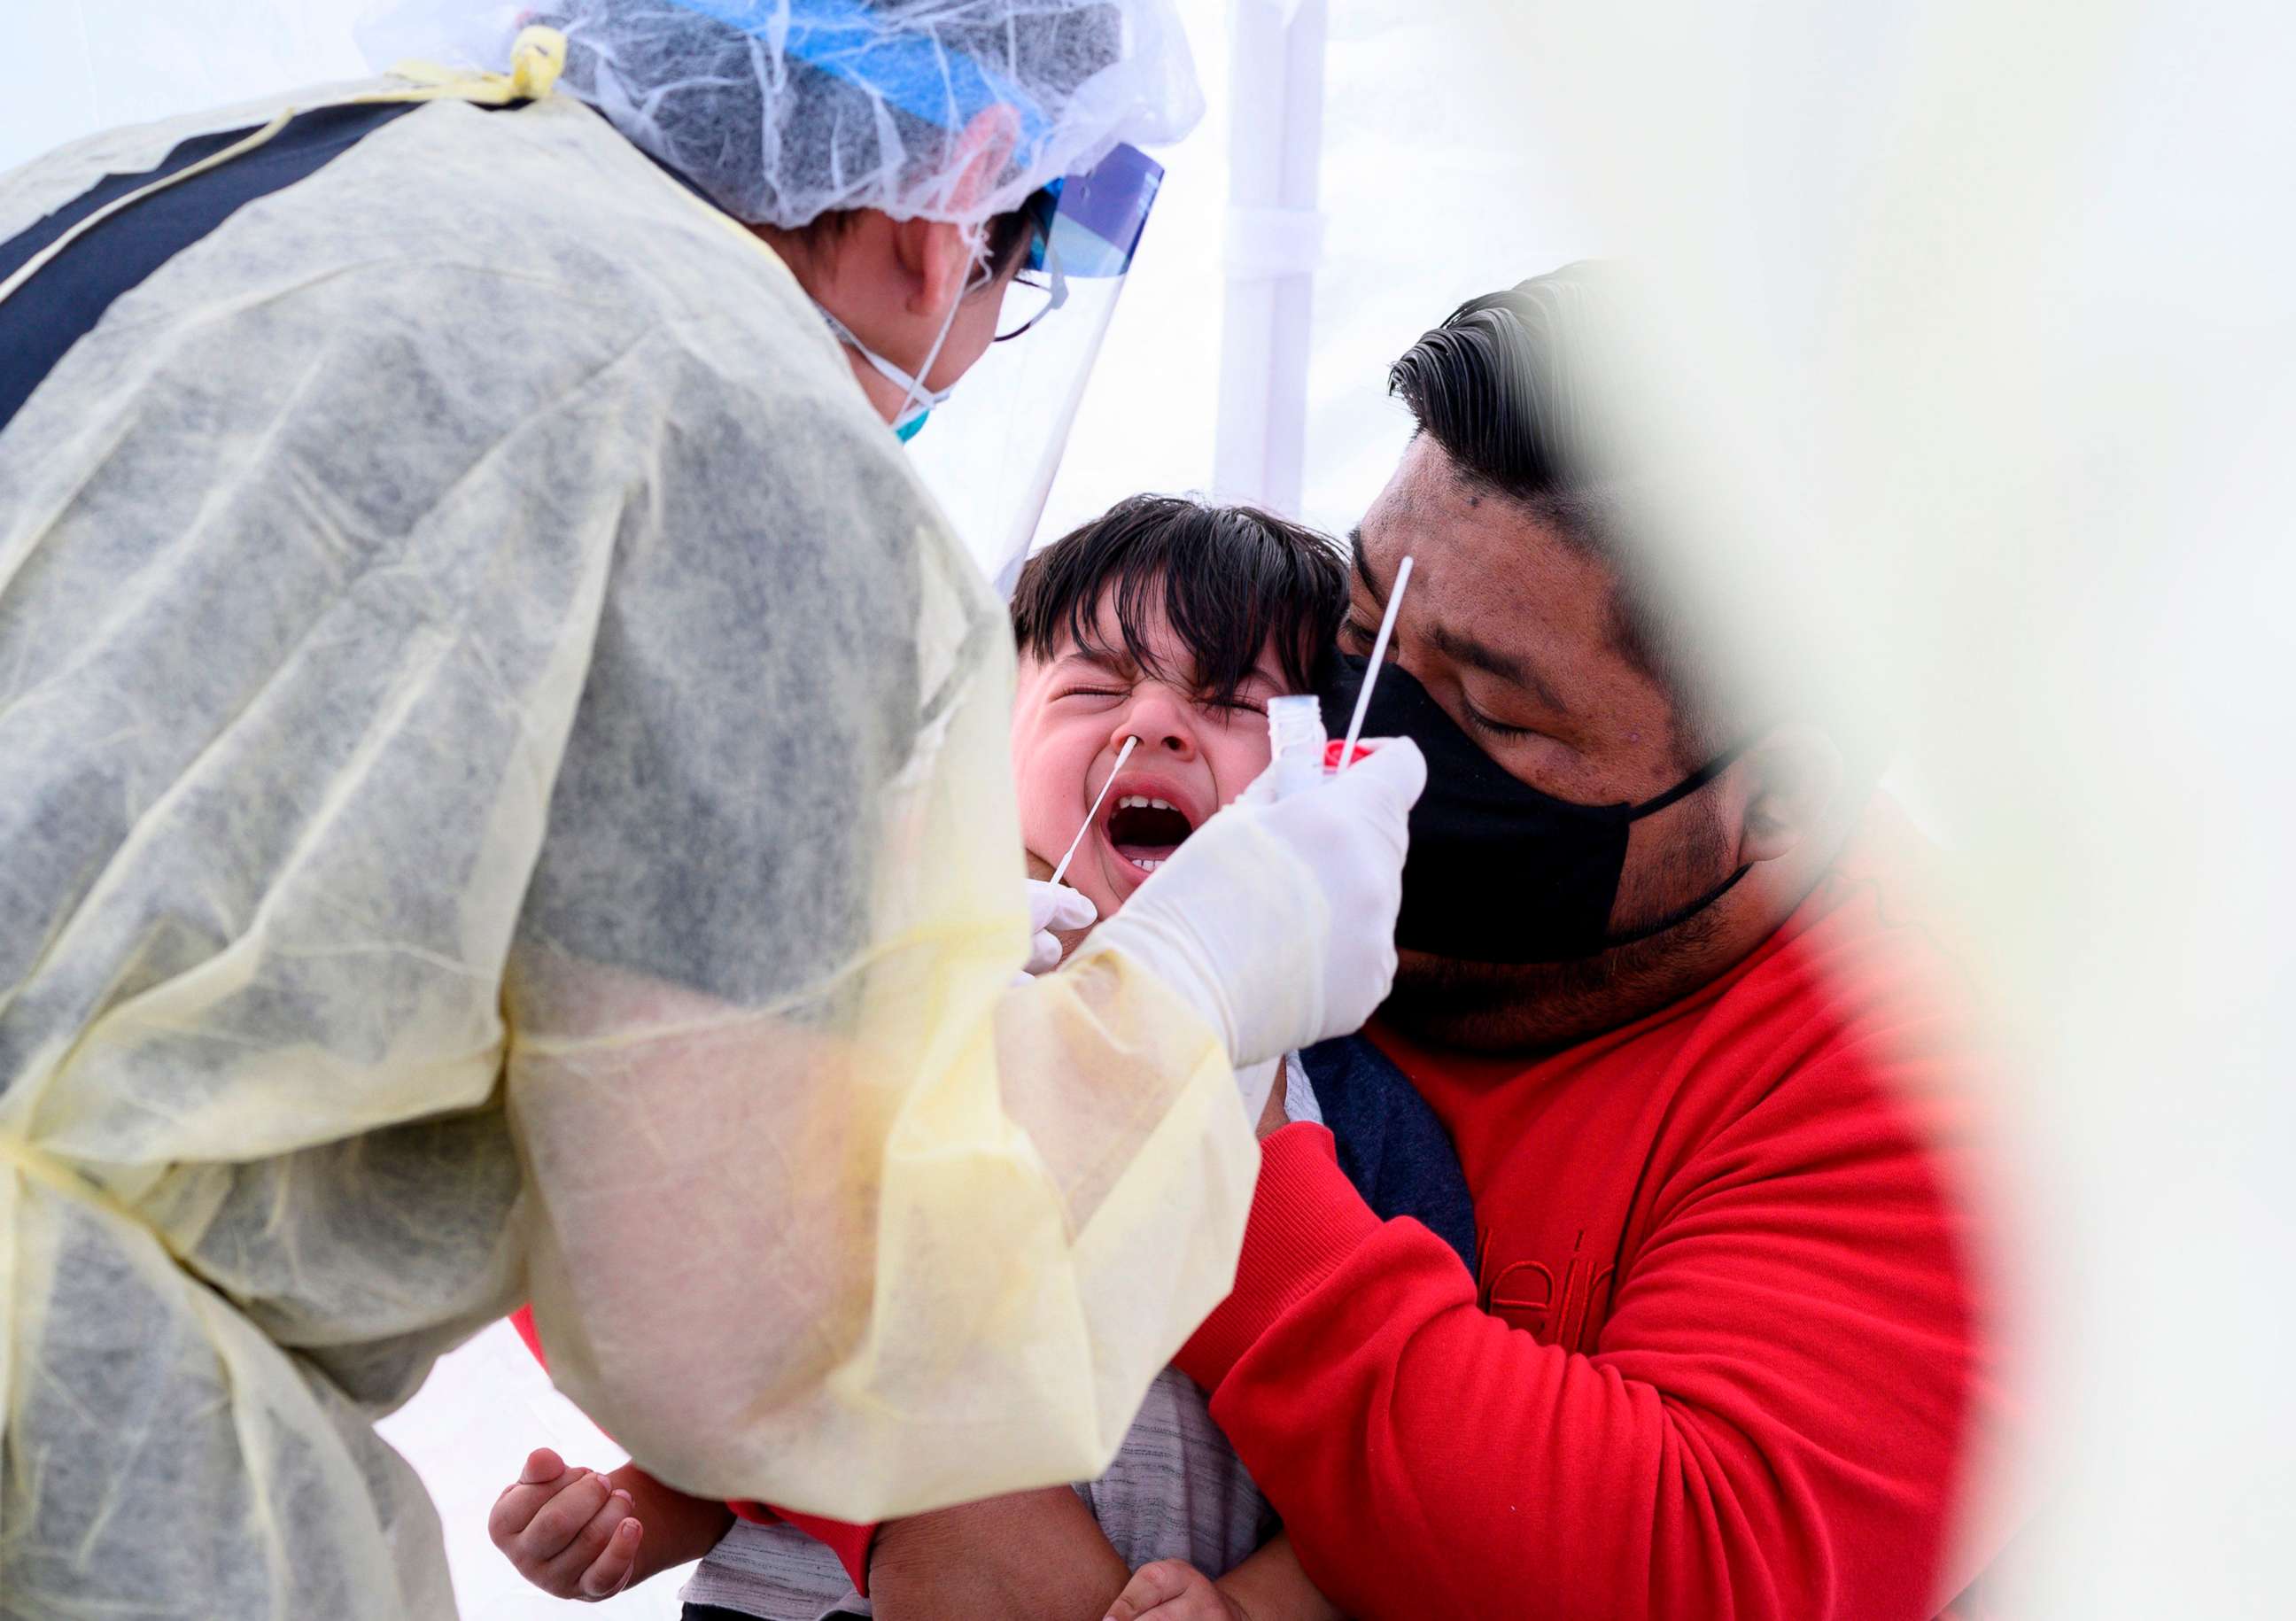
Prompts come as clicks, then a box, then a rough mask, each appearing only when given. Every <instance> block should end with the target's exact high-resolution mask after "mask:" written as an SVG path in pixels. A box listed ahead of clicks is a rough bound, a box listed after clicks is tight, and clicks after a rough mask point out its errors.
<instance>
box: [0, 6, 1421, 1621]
mask: <svg viewBox="0 0 2296 1621" xmlns="http://www.w3.org/2000/svg"><path fill="white" fill-rule="evenodd" d="M472 9H473V13H474V15H475V14H477V13H480V12H496V11H499V10H500V9H501V8H499V7H491V6H481V7H474V8H472ZM434 20H437V21H439V22H442V23H453V22H455V21H456V19H455V17H454V16H453V15H452V8H451V7H448V8H443V9H442V10H441V11H440V12H439V16H438V17H437V18H435V19H434ZM480 20H483V19H482V18H481V19H480ZM518 21H519V22H521V23H522V24H525V25H529V26H527V27H526V28H525V30H524V31H523V32H521V33H519V34H518V35H517V37H516V43H515V46H514V49H513V45H512V39H511V38H510V37H509V36H508V35H507V34H505V35H504V36H503V37H499V38H494V39H492V40H491V42H490V43H489V41H488V40H486V39H481V40H480V42H479V44H478V45H472V46H471V47H470V48H471V50H472V51H491V52H492V53H494V55H495V61H494V62H493V63H492V66H493V67H494V68H495V69H496V73H495V74H494V75H493V76H491V77H480V76H478V75H475V74H460V75H457V74H455V73H447V72H419V73H416V74H414V76H413V77H394V78H385V79H381V80H377V81H374V82H373V83H370V84H366V85H361V86H348V87H337V88H335V89H333V90H330V91H324V92H314V93H307V94H301V95H298V96H292V97H286V98H283V99H281V100H280V101H277V102H272V103H269V104H266V105H262V106H257V107H251V108H245V109H241V110H237V111H219V112H217V113H214V114H211V115H208V116H205V117H201V118H193V119H185V120H182V121H179V122H176V123H172V124H168V125H163V126H158V127H144V128H138V129H129V130H123V131H118V132H114V133H111V134H109V135H101V136H97V137H94V138H93V139H91V140H89V141H86V142H83V143H79V144H78V145H76V146H73V147H70V148H68V149H66V150H64V151H60V152H57V153H55V154H53V155H52V156H50V157H48V158H46V159H44V160H40V161H38V162H36V163H34V164H33V165H31V166H30V167H29V168H24V169H21V170H19V171H17V172H15V173H13V174H11V175H8V176H4V177H0V852H4V854H0V1396H4V1405H0V1614H4V1615H6V1616H8V1617H18V1616H35V1615H37V1616H54V1615H127V1614H133V1615H137V1616H185V1617H189V1616H201V1617H208V1616H225V1615H227V1616H231V1617H241V1618H245V1617H323V1616H324V1617H406V1616H437V1615H447V1614H451V1613H452V1609H453V1601H452V1598H451V1596H450V1594H449V1592H448V1590H447V1581H446V1576H445V1570H444V1566H443V1560H442V1558H441V1555H440V1551H439V1531H438V1527H437V1523H436V1519H435V1517H434V1516H433V1515H432V1513H431V1511H430V1508H429V1505H428V1503H427V1502H425V1500H424V1499H423V1496H422V1492H421V1489H420V1486H418V1485H417V1483H416V1482H415V1480H414V1478H413V1475H412V1473H411V1471H410V1470H408V1469H407V1468H406V1465H405V1464H404V1463H403V1461H400V1460H399V1459H398V1457H397V1456H396V1455H395V1454H393V1453H391V1452H390V1451H389V1449H388V1448H387V1447H386V1446H384V1445H382V1444H381V1442H380V1441H379V1440H377V1439H376V1437H374V1435H373V1431H372V1429H371V1428H370V1424H371V1420H373V1418H374V1417H376V1416H377V1415H379V1414H381V1413H382V1412H386V1411H388V1410H389V1408H390V1407H392V1406H393V1405H395V1404H398V1403H399V1402H401V1401H404V1400H405V1399H406V1397H407V1396H409V1395H410V1394H412V1392H413V1391H414V1389H415V1388H416V1387H417V1386H418V1385H419V1384H420V1383H421V1381H422V1378H423V1376H424V1373H425V1372H426V1371H427V1370H428V1369H429V1367H430V1363H432V1361H433V1360H434V1359H435V1358H436V1357H437V1356H438V1355H439V1353H441V1352H442V1351H444V1350H445V1349H447V1347H451V1346H453V1345H454V1344H455V1343H456V1342H457V1341H458V1340H460V1339H463V1338H464V1337H465V1336H467V1335H469V1334H470V1333H471V1332H472V1331H473V1330H476V1329H477V1328H479V1327H480V1326H481V1325H482V1324H484V1323H486V1322H488V1321H490V1320H491V1319H493V1318H495V1317H496V1316H498V1315H499V1314H502V1313H503V1312H504V1310H506V1309H507V1308H509V1307H510V1306H513V1305H515V1304H516V1303H517V1302H518V1301H519V1300H521V1298H532V1299H533V1301H534V1302H535V1306H536V1312H537V1320H538V1323H539V1326H540V1328H541V1330H542V1333H543V1335H544V1336H545V1339H547V1341H548V1342H549V1344H550V1346H551V1347H552V1350H553V1372H554V1374H555V1376H556V1377H557V1379H559V1381H560V1383H561V1384H562V1386H563V1387H564V1388H566V1389H567V1390H568V1391H569V1392H570V1394H571V1395H572V1396H574V1397H575V1398H576V1399H577V1400H578V1401H579V1402H580V1403H581V1404H583V1405H584V1406H585V1407H586V1408H587V1409H588V1410H589V1411H590V1412H592V1413H594V1415H595V1416H596V1417H597V1419H598V1420H599V1421H600V1422H601V1423H603V1425H604V1426H605V1427H606V1428H607V1429H609V1430H611V1432H612V1433H613V1434H614V1435H615V1436H616V1437H618V1438H619V1440H621V1441H622V1442H623V1443H624V1444H625V1445H627V1446H628V1447H629V1448H630V1449H631V1450H632V1452H633V1453H635V1455H636V1456H637V1457H638V1458H639V1459H640V1460H641V1461H643V1462H644V1463H645V1464H646V1465H647V1466H648V1467H649V1468H650V1469H652V1470H654V1471H655V1472H657V1473H659V1474H660V1475H661V1476H663V1477H664V1478H667V1479H668V1480H670V1481H672V1482H674V1483H675V1484H676V1485H677V1486H682V1487H685V1488H686V1489H687V1490H690V1491H694V1492H701V1493H707V1494H716V1495H726V1496H741V1497H747V1498H760V1499H767V1500H770V1501H775V1502H783V1503H787V1504H789V1505H791V1507H795V1508H802V1509H808V1510H818V1511H822V1512H825V1513H829V1514H832V1515H836V1516H840V1517H842V1518H846V1519H870V1518H874V1517H879V1516H886V1515H892V1514H898V1513H903V1512H910V1511H914V1510H922V1509H925V1508H928V1507H931V1506H934V1505H938V1504H941V1503H946V1502H952V1501H955V1500H959V1499H962V1498H966V1497H971V1496H977V1495H982V1494H990V1493H996V1492H1001V1491H1005V1490H1010V1489H1013V1488H1016V1487H1021V1486H1029V1485H1036V1484H1044V1483H1048V1482H1052V1481H1056V1480H1065V1479H1071V1478H1082V1477H1086V1476H1089V1475H1091V1474H1093V1473H1095V1472H1096V1470H1098V1469H1099V1468H1100V1467H1101V1465H1102V1464H1103V1462H1104V1461H1105V1460H1106V1459H1107V1457H1108V1456H1109V1454H1110V1453H1111V1450H1112V1449H1113V1448H1114V1446H1115V1445H1116V1444H1117V1442H1118V1440H1119V1437H1121V1436H1122V1435H1123V1433H1124V1430H1125V1428H1126V1424H1127V1422H1128V1419H1129V1417H1130V1415H1131V1412H1132V1411H1133V1409H1134V1408H1135V1406H1136V1404H1137V1402H1138V1400H1139V1397H1140V1396H1141V1393H1142V1391H1143V1390H1144V1388H1145V1386H1146V1384H1147V1382H1148V1380H1149V1379H1150V1377H1151V1376H1152V1373H1153V1372H1154V1371H1155V1370H1156V1369H1157V1368H1158V1367H1159V1366H1160V1365H1161V1364H1162V1363H1164V1362H1165V1361H1166V1360H1167V1359H1168V1358H1169V1356H1170V1355H1171V1354H1172V1352H1173V1351H1174V1349H1175V1348H1176V1347H1177V1344H1178V1343H1179V1341H1180V1340H1181V1339H1183V1338H1185V1335H1186V1333H1187V1332H1188V1331H1189V1330H1190V1329H1191V1328H1192V1327H1193V1324H1194V1323H1195V1322H1197V1321H1198V1320H1199V1319H1200V1318H1201V1316H1202V1315H1203V1314H1205V1313H1206V1312H1207V1311H1208V1310H1209V1309H1210V1306H1212V1305H1213V1304H1214V1303H1215V1302H1216V1301H1217V1300H1218V1298H1219V1296H1220V1295H1221V1294H1222V1293H1223V1292H1224V1290H1225V1289H1226V1283H1227V1280H1228V1278H1229V1277H1230V1275H1231V1273H1232V1268H1233V1264H1234V1253H1235V1249H1236V1247H1237V1244H1238V1242H1239V1239H1240V1235H1241V1229H1242V1220H1243V1214H1244V1209H1245V1206H1246V1202H1247V1199H1248V1197H1249V1194H1250V1189H1251V1178H1252V1175H1253V1172H1254V1169H1255V1166H1256V1156H1255V1153H1254V1150H1253V1146H1252V1138H1251V1129H1250V1126H1249V1125H1248V1123H1247V1121H1246V1119H1245V1110H1244V1108H1243V1107H1242V1103H1241V1102H1240V1101H1239V1097H1238V1093H1237V1091H1236V1087H1235V1083H1234V1078H1233V1070H1234V1068H1236V1067H1239V1066H1245V1065H1251V1064H1256V1063H1259V1062H1260V1061H1262V1060H1267V1059H1269V1058H1271V1057H1273V1056H1274V1055H1275V1054H1277V1053H1280V1052H1283V1051H1285V1050H1287V1049H1289V1048H1292V1047H1294V1046H1297V1045H1300V1044H1304V1043H1308V1042H1311V1041H1314V1040H1316V1039H1318V1038H1320V1037H1323V1036H1327V1035H1330V1034H1333V1033H1335V1032H1338V1031H1341V1030H1344V1029H1348V1028H1350V1027H1353V1026H1354V1025H1356V1024H1357V1023H1358V1022H1360V1020H1361V1019H1363V1018H1364V1017H1365V1016H1366V1015H1367V1014H1368V1013H1369V1011H1371V1009H1372V1008H1373V1007H1374V1005H1375V1003H1376V1002H1377V1001H1378V1000H1379V998H1380V996H1381V995H1382V994H1383V992H1384V989H1385V987H1386V984H1387V980H1388V976H1389V974H1390V971H1391V967H1392V962H1393V953H1392V948H1391V946H1390V943H1389V942H1390V936H1391V932H1392V922H1393V918H1394V914H1395V907H1396V901H1397V896H1398V887H1399V880H1398V873H1399V869H1400V863H1401V856H1402V847H1403V839H1404V823H1405V816H1406V811H1407V809H1408V806H1409V805H1410V803H1411V801H1412V799H1413V798H1415V795H1416V792H1417V789H1418V785H1419V780H1420V773H1421V770H1422V767H1421V766H1420V765H1419V763H1418V760H1417V757H1416V755H1415V753H1414V752H1413V751H1411V750H1410V749H1408V748H1407V747H1396V748H1390V749H1387V750H1384V751H1382V754H1381V755H1380V756H1376V757H1374V759H1373V761H1372V762H1370V763H1369V764H1366V765H1363V766H1359V767H1357V768H1356V769H1355V770H1353V771H1351V772H1349V773H1348V774H1344V775H1342V776H1341V777H1340V778H1338V779H1336V780H1335V781H1334V782H1332V783H1330V784H1328V785H1326V786H1324V787H1323V788H1320V789H1317V790H1313V791H1311V792H1310V793H1308V794H1307V795H1306V796H1304V797H1299V798H1286V799H1285V800H1283V801H1282V802H1281V803H1268V802H1259V803H1247V804H1245V805H1243V806H1238V807H1236V808H1234V809H1231V810H1229V811H1226V812H1224V813H1222V814H1221V815H1218V816H1216V817H1214V818H1213V819H1212V820H1211V821H1210V822H1208V823H1206V824H1205V826H1204V827H1203V828H1202V829H1201V830H1199V831H1197V833H1196V834H1195V836H1194V837H1193V839H1191V840H1190V841H1189V842H1188V843H1187V844H1186V845H1185V847H1183V848H1182V849H1181V850H1180V851H1179V852H1178V853H1177V856H1175V858H1174V859H1173V861H1172V862H1171V863H1170V864H1169V866H1168V867H1167V868H1166V869H1165V870H1164V871H1163V872H1160V873H1159V874H1158V875H1157V876H1156V877H1155V878H1154V879H1152V880H1150V882H1149V883H1148V884H1147V885H1146V886H1145V887H1144V888H1143V889H1142V890H1141V891H1140V893H1139V895H1138V896H1137V897H1136V899H1135V900H1134V901H1133V902H1132V903H1131V904H1130V905H1128V907H1127V909H1126V911H1125V912H1124V913H1123V914H1122V916H1121V917H1120V918H1119V919H1115V920H1111V921H1110V922H1109V923H1108V924H1107V925H1106V926H1104V927H1103V929H1101V930H1099V931H1098V933H1097V934H1096V935H1095V937H1094V938H1093V940H1092V942H1091V943H1090V945H1089V946H1088V947H1087V950H1085V951H1084V952H1082V953H1080V954H1078V956H1077V957H1076V958H1074V959H1072V960H1071V961H1070V962H1069V963H1068V964H1067V965H1066V966H1064V967H1062V968H1061V969H1060V970H1058V971H1056V972H1052V973H1048V974H1045V975H1043V976H1042V977H1040V978H1036V979H1034V980H1029V979H1026V978H1024V977H1022V976H1021V974H1020V971H1019V970H1021V968H1022V966H1023V964H1024V962H1027V961H1028V960H1029V957H1030V955H1031V950H1032V944H1041V937H1039V938H1038V940H1037V941H1036V942H1032V936H1031V929H1032V921H1033V922H1034V923H1035V924H1037V926H1039V927H1041V925H1042V924H1043V923H1044V922H1046V921H1050V920H1051V918H1052V916H1053V914H1054V913H1056V912H1057V911H1058V907H1057V906H1056V905H1054V904H1053V903H1052V902H1051V901H1050V900H1048V899H1046V898H1045V897H1042V896H1039V899H1038V904H1037V915H1036V917H1035V918H1034V919H1033V920H1032V916H1031V908H1030V902H1029V895H1028V891H1027V890H1026V888H1024V883H1023V877H1022V863H1021V845H1020V839H1019V835H1018V831H1017V823H1016V820H1015V815H1014V809H1013V803H1012V798H1011V789H1010V786H1009V783H1010V778H1009V774H1008V772H1007V768H1006V761H1005V732H1006V710H1007V703H1008V694H1009V682H1010V675H1011V656H1010V651H1009V647H1008V643H1007V633H1006V631H1005V619H1004V615H1003V612H1002V610H1001V606H1000V604H999V603H998V602H997V601H996V598H995V596H994V594H993V593H992V592H991V591H990V590H989V589H988V586H987V585H985V583H984V582H983V580H982V579H981V578H980V576H979V574H978V570H977V569H976V567H975V565H973V564H972V562H971V561H970V560H969V559H968V557H967V555H966V553H964V550H963V549H962V547H961V546H960V544H959V543H958V542H957V540H956V539H955V536H953V535H952V534H951V533H950V532H949V530H948V528H947V526H946V524H945V523H944V522H943V520H941V518H940V517H939V514H938V513H937V512H936V510H935V508H934V505H933V503H932V502H931V500H930V498H929V497H928V496H927V495H925V493H924V491H923V490H922V487H920V486H919V484H918V483H917V481H916V479H915V478H914V476H913V475H912V473H911V472H910V471H909V469H908V467H907V466H906V460H905V456H904V453H903V451H902V449H901V447H900V446H899V444H898V442H897V441H896V438H895V436H894V434H892V433H890V432H889V431H887V429H888V424H889V423H891V424H893V425H895V426H900V427H906V426H909V425H911V424H913V422H914V420H915V419H916V418H917V416H918V414H919V413H920V410H921V408H922V407H923V406H924V405H927V404H929V403H930V402H931V399H932V398H933V397H936V396H937V395H938V393H939V391H940V390H943V389H947V387H948V386H949V385H950V384H951V383H953V382H954V381H955V379H956V378H957V376H958V375H959V373H961V372H962V371H963V370H964V366H965V365H966V364H968V363H969V361H970V360H971V359H972V357H973V356H976V355H977V354H979V353H980V350H981V349H982V348H983V347H985V345H986V344H987V342H988V340H989V339H990V337H991V336H992V329H993V328H994V326H995V324H996V321H997V319H998V317H999V312H1000V309H1001V308H1002V307H1003V305H1004V303H1005V298H1006V289H1007V288H1008V286H1009V285H1010V284H1011V282H1013V278H1014V276H1015V275H1016V274H1018V272H1019V269H1020V267H1021V266H1023V265H1024V264H1029V263H1037V262H1040V261H1042V260H1043V259H1044V258H1045V255H1044V249H1045V246H1046V243H1045V242H1044V240H1043V238H1044V237H1045V235H1046V230H1047V225H1046V222H1047V221H1048V220H1049V219H1051V218H1053V217H1054V213H1055V211H1056V205H1057V202H1058V199H1057V198H1049V197H1048V194H1047V191H1046V188H1047V184H1048V183H1050V182H1053V181H1055V180H1060V179H1062V177H1063V176H1088V175H1090V174H1091V173H1092V172H1094V170H1095V167H1096V166H1099V165H1101V164H1103V162H1104V161H1105V160H1108V159H1109V158H1110V156H1111V153H1114V152H1115V151H1118V143H1119V141H1122V140H1124V139H1125V138H1127V137H1128V136H1136V137H1156V136H1163V135H1172V134H1176V133H1177V127H1178V126H1180V125H1182V124H1184V123H1185V120H1186V119H1187V118H1188V117H1189V116H1192V112H1191V109H1192V105H1193V84H1192V82H1191V80H1190V77H1189V69H1188V67H1187V64H1186V61H1185V52H1184V49H1183V48H1182V47H1181V46H1180V45H1178V42H1177V32H1176V27H1177V25H1176V24H1175V22H1174V21H1173V19H1172V18H1171V16H1170V15H1169V11H1168V9H1167V0H1075V3H1073V4H1068V3H1059V4H1055V3H1053V0H883V3H881V4H863V3H862V0H775V3H774V4H746V3H741V0H645V3H644V4H641V3H638V0H561V4H555V5H551V6H545V7H542V8H540V9H539V10H538V11H537V12H529V14H527V15H526V16H525V17H523V18H521V19H518ZM454 31H455V30H453V29H445V30H442V37H441V47H442V49H443V48H444V47H445V46H447V45H453V44H455V43H456V42H455V40H451V39H447V38H445V37H443V35H444V33H451V32H454ZM470 37H471V36H470V35H468V34H467V33H466V34H465V35H464V36H463V39H464V42H465V43H467V41H468V39H469V38H470ZM1071 184H1073V183H1071ZM1053 268H1056V266H1053ZM1015 296H1020V295H1015ZM1148 746H1149V747H1150V748H1155V747H1159V746H1161V745H1160V741H1156V740H1149V741H1148ZM1084 817H1085V806H1083V805H1082V804H1079V805H1078V823H1079V825H1080V826H1081V825H1082V823H1083V821H1084ZM1073 904H1074V903H1072V902H1071V903H1070V905H1073ZM1069 921H1073V920H1069ZM1041 958H1042V954H1041V953H1040V954H1039V959H1040V960H1038V961H1037V962H1036V963H1035V966H1037V967H1039V968H1042V967H1046V966H1047V965H1048V964H1047V963H1046V962H1045V961H1043V960H1041Z"/></svg>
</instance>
